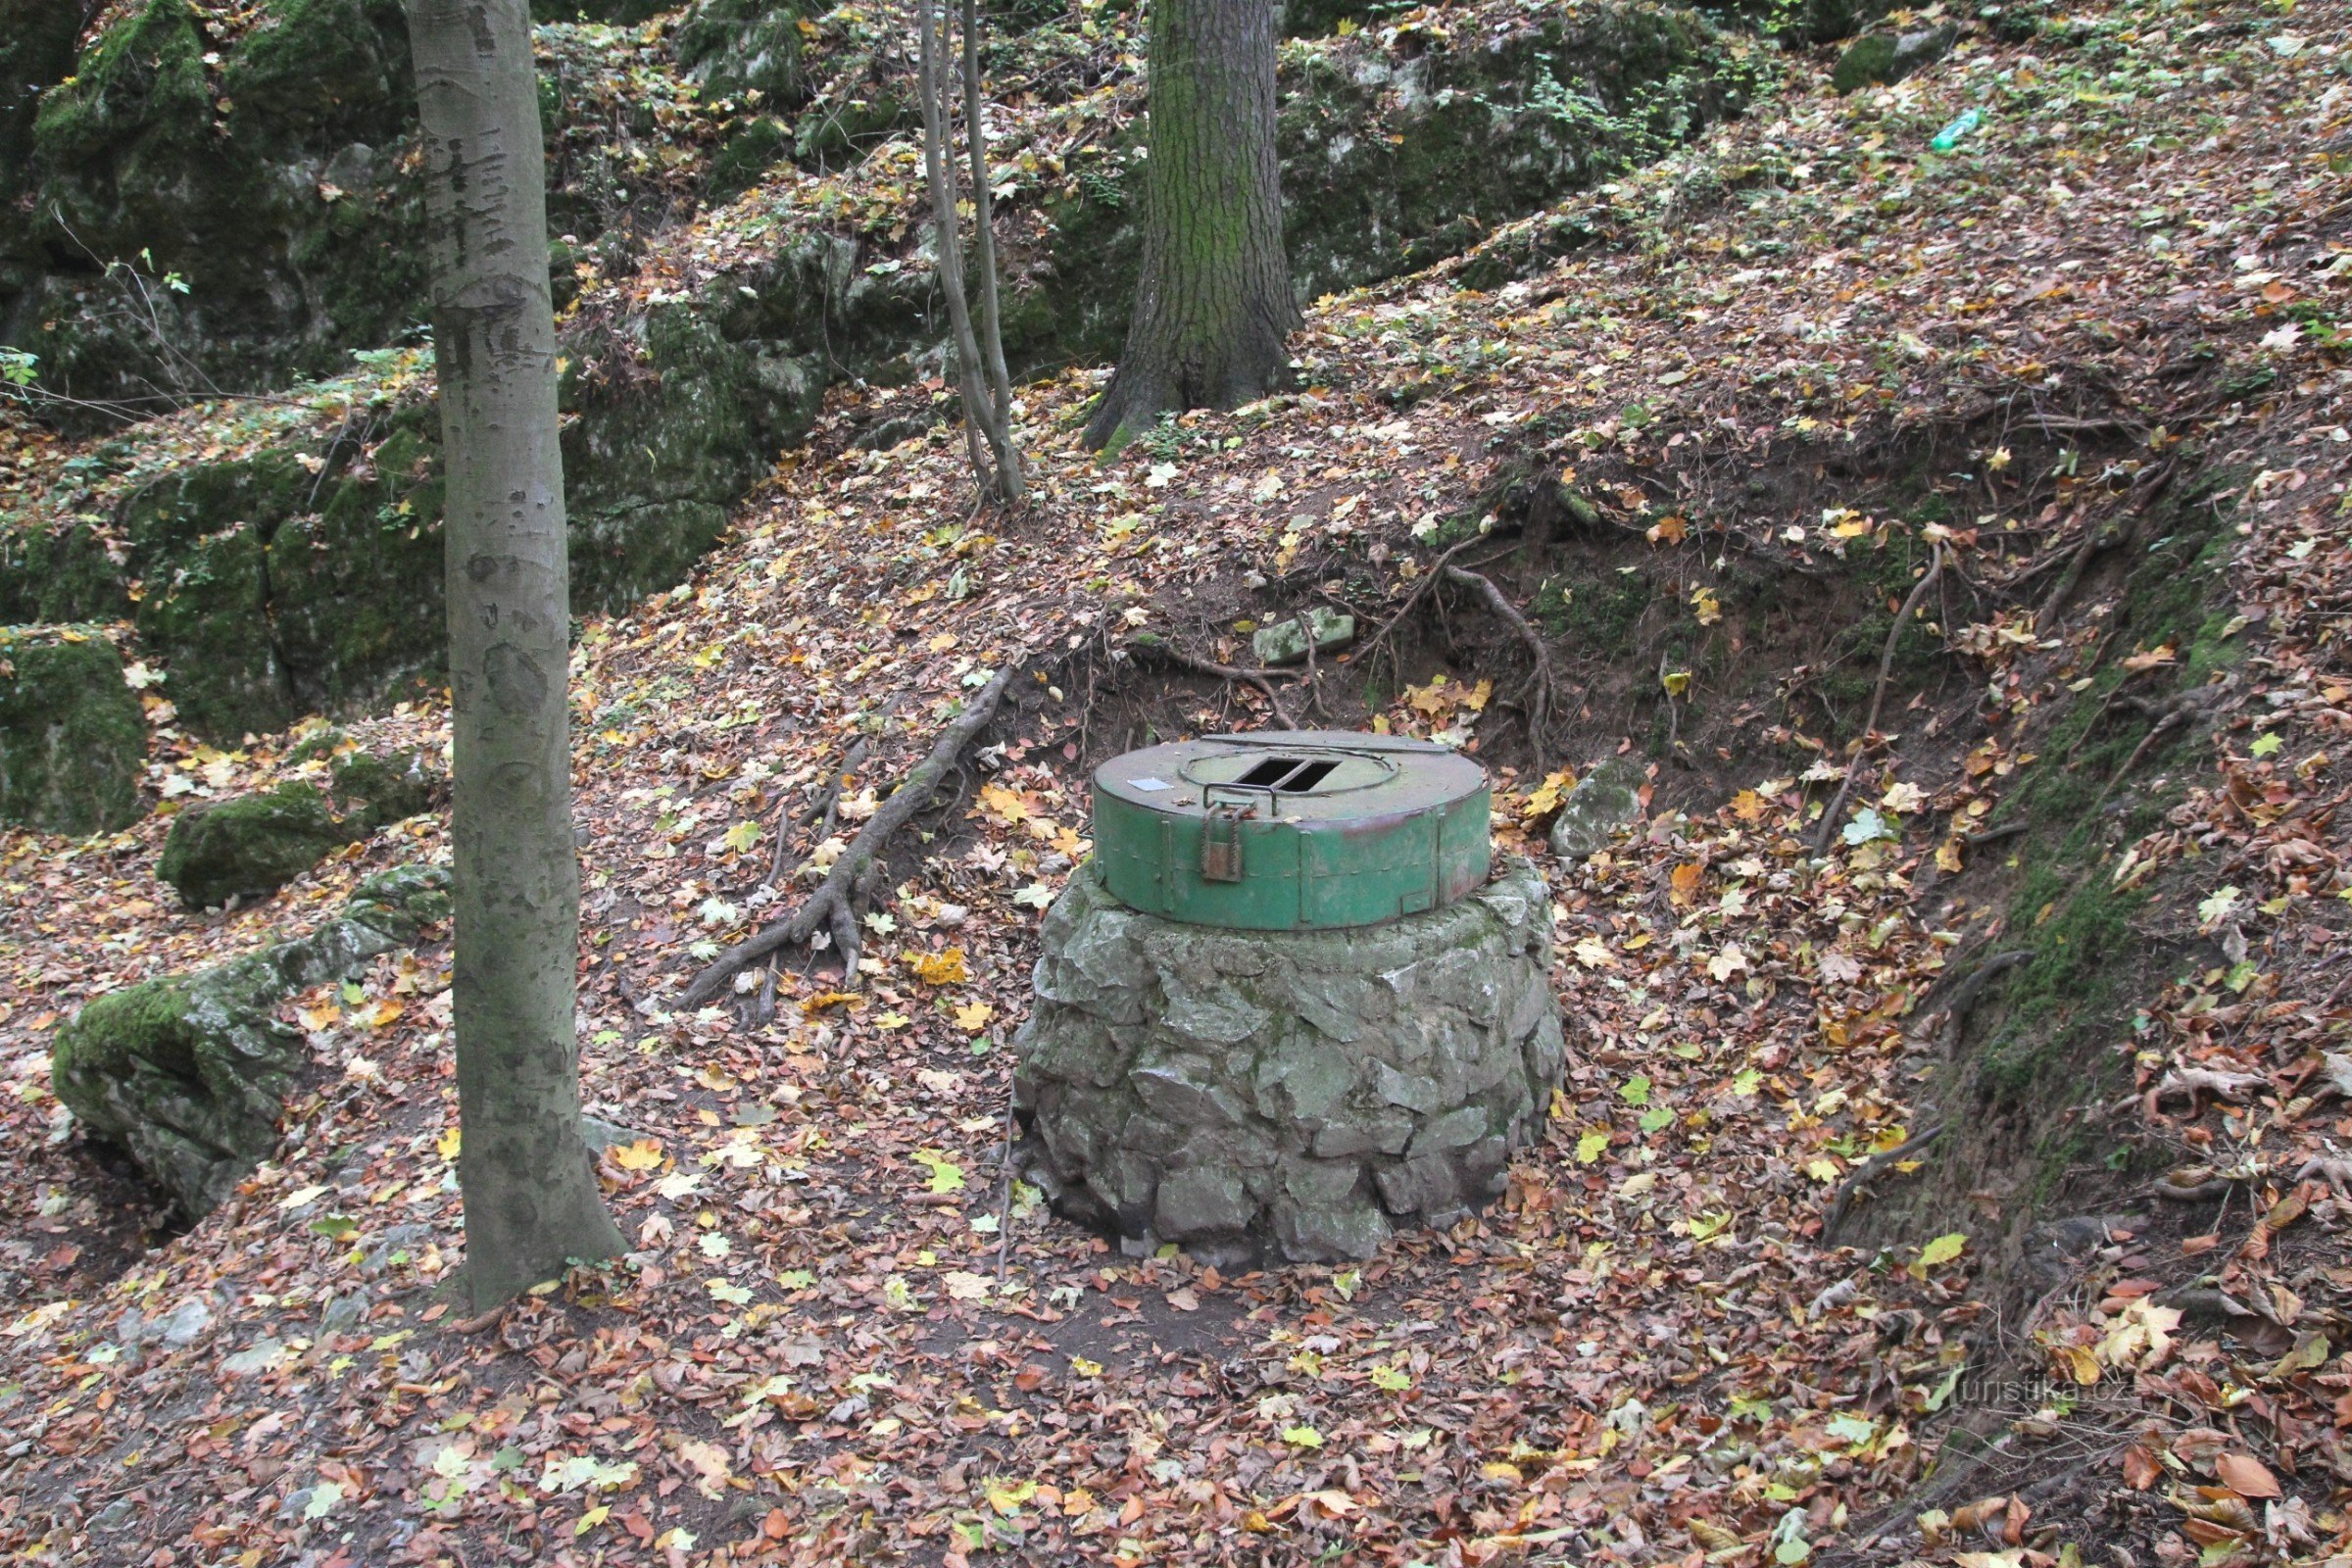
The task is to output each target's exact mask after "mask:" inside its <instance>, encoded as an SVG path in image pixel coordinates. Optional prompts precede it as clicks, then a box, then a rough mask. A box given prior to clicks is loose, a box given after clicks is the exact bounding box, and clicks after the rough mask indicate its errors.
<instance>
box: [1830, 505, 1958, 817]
mask: <svg viewBox="0 0 2352 1568" xmlns="http://www.w3.org/2000/svg"><path fill="white" fill-rule="evenodd" d="M1942 575H1943V544H1942V542H1941V541H1940V540H1938V541H1937V542H1936V555H1935V558H1934V559H1933V560H1931V561H1930V562H1929V563H1928V572H1927V575H1926V576H1924V577H1922V578H1920V579H1919V581H1918V582H1917V583H1916V584H1914V585H1913V587H1912V589H1911V597H1910V598H1908V599H1906V600H1904V601H1903V608H1902V609H1900V610H1898V611H1896V612H1895V613H1894V625H1893V627H1892V628H1891V629H1889V630H1888V631H1887V651H1886V652H1885V653H1884V654H1882V655H1880V656H1879V684H1878V685H1877V687H1875V688H1874V689H1873V690H1872V692H1871V694H1870V716H1869V717H1867V718H1865V719H1864V720H1862V737H1861V739H1860V740H1859V741H1857V742H1856V743H1855V746H1854V758H1853V760H1852V761H1850V762H1848V763H1846V764H1845V778H1844V780H1843V782H1841V783H1839V784H1838V795H1837V798H1836V799H1834V800H1833V801H1831V802H1830V809H1828V810H1826V811H1824V812H1822V813H1821V831H1820V832H1819V833H1818V834H1816V835H1814V839H1813V853H1814V854H1815V855H1816V856H1822V855H1827V854H1829V853H1830V841H1831V840H1832V839H1834V838H1836V837H1837V836H1838V827H1839V825H1840V822H1839V818H1841V817H1842V816H1844V814H1845V802H1846V798H1847V797H1848V796H1850V795H1852V794H1853V792H1854V780H1855V778H1856V777H1857V776H1859V775H1860V773H1861V771H1862V759H1864V758H1865V757H1868V756H1869V755H1870V738H1871V736H1872V735H1874V734H1876V733H1877V731H1878V728H1879V710H1880V709H1881V708H1882V707H1884V706H1885V704H1886V702H1887V681H1888V680H1889V679H1890V678H1891V677H1892V676H1893V674H1894V650H1895V648H1896V647H1897V646H1898V645H1899V644H1900V643H1901V642H1902V640H1903V627H1904V626H1906V625H1908V624H1909V623H1910V620H1911V615H1912V613H1913V612H1914V611H1916V610H1918V609H1919V607H1920V604H1921V602H1922V601H1924V600H1925V599H1926V598H1927V597H1928V590H1929V589H1930V588H1932V587H1934V586H1935V584H1936V578H1938V577H1940V576H1942Z"/></svg>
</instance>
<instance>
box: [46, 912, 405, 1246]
mask: <svg viewBox="0 0 2352 1568" xmlns="http://www.w3.org/2000/svg"><path fill="white" fill-rule="evenodd" d="M447 886H448V873H447V872H445V871H442V870H438V869H434V868H429V867H422V866H407V867H403V868H401V869H399V870H395V871H386V872H382V873H379V874H378V875H375V876H372V877H369V878H368V880H367V881H365V882H363V883H361V884H360V887H359V889H358V891H357V892H356V893H354V894H353V896H352V899H351V902H350V903H349V904H347V905H346V906H345V907H344V909H343V913H342V916H341V917H340V918H338V919H335V920H331V921H329V922H328V923H326V924H325V925H322V926H320V927H319V929H317V930H316V931H313V932H311V933H310V934H309V935H308V936H304V937H300V938H297V939H295V940H294V941H291V942H281V943H278V944H276V945H274V946H271V947H269V948H266V949H264V950H263V951H261V952H259V953H256V954H253V955H250V956H246V957H243V958H237V959H233V960H231V961H230V962H228V963H224V964H221V965H219V966H218V967H216V968H211V969H204V970H200V971H198V972H196V973H194V974H188V975H172V976H167V977H165V978H163V979H158V980H149V981H145V982H143V983H141V984H139V985H135V986H131V987H128V988H127V989H125V990H122V991H117V992H113V993H110V994H109V995H107V996H103V997H100V998H98V999H97V1000H96V1001H94V1002H92V1003H90V1004H89V1005H87V1006H85V1007H83V1008H82V1009H81V1010H80V1011H79V1012H78V1013H76V1014H75V1015H74V1016H73V1019H72V1020H71V1021H69V1022H68V1023H67V1024H66V1026H65V1027H64V1028H62V1029H60V1030H59V1031H58V1033H57V1040H56V1043H55V1045H54V1046H53V1047H52V1048H51V1052H50V1080H51V1086H52V1087H53V1088H54V1089H55V1091H56V1093H57V1098H58V1099H59V1101H61V1102H62V1103H64V1104H65V1106H66V1108H67V1109H69V1110H71V1111H73V1115H74V1117H75V1118H76V1119H77V1120H79V1121H80V1122H81V1124H82V1125H83V1126H84V1127H86V1128H87V1129H89V1131H90V1133H91V1134H92V1135H93V1136H95V1137H98V1138H102V1139H105V1140H107V1141H109V1142H111V1143H116V1144H120V1145H121V1146H122V1147H123V1149H125V1150H127V1151H128V1152H129V1153H130V1155H131V1157H132V1158H133V1159H134V1160H136V1161H137V1162H138V1165H139V1167H140V1168H141V1169H142V1170H144V1171H146V1172H147V1174H148V1175H149V1176H150V1177H152V1178H153V1179H154V1180H155V1182H156V1183H157V1185H159V1186H161V1187H162V1188H163V1189H164V1190H165V1191H166V1192H168V1193H170V1194H171V1195H172V1198H173V1199H174V1200H175V1201H177V1202H178V1204H179V1206H180V1208H181V1209H182V1211H183V1212H185V1213H186V1214H187V1215H188V1216H189V1217H190V1218H199V1217H201V1216H203V1215H204V1214H206V1213H209V1212H210V1211H211V1210H212V1209H213V1208H214V1207H216V1206H217V1205H218V1204H219V1203H220V1202H221V1200H223V1199H225V1198H226V1197H228V1195H229V1194H230V1193H231V1192H232V1191H234V1190H235V1187H236V1184H237V1183H238V1182H239V1181H240V1180H242V1179H243V1178H244V1177H245V1176H246V1175H247V1174H248V1173H249V1172H251V1171H252V1170H253V1168H254V1167H255V1166H256V1165H258V1164H259V1163H260V1162H261V1161H262V1160H263V1159H265V1158H267V1157H268V1156H269V1154H270V1151H271V1150H272V1149H274V1148H275V1147H276V1146H277V1122H278V1116H279V1114H280V1111H281V1108H282V1106H283V1103H284V1099H285V1096H286V1095H287V1093H288V1092H289V1091H291V1090H292V1089H293V1088H294V1087H295V1086H296V1084H297V1083H298V1082H299V1081H300V1079H301V1076H302V1072H303V1069H304V1067H305V1066H306V1065H307V1064H308V1063H309V1060H310V1050H309V1046H308V1043H307V1042H306V1040H305V1039H304V1036H303V1032H302V1031H301V1030H300V1029H299V1028H296V1027H295V1026H294V1025H293V1024H290V1023H287V1022H285V1021H283V1020H282V1019H280V1018H279V1017H278V1016H277V1008H278V1005H279V1004H280V1003H281V1002H283V1001H284V1000H285V999H286V998H288V997H290V996H293V995H295V994H296V993H298V992H301V991H303V990H306V989H308V988H309V987H311V986H315V985H319V984H323V983H325V982H328V981H333V980H342V979H347V978H349V977H350V976H352V975H353V974H355V973H357V972H358V971H359V969H360V967H361V966H362V965H363V964H365V963H367V962H368V959H370V958H373V957H374V956H376V955H378V954H381V953H388V952H391V951H392V950H393V949H395V948H398V947H400V946H402V945H404V944H406V943H410V942H414V941H415V940H416V939H417V935H418V933H419V932H420V931H421V930H422V929H423V928H424V927H425V926H426V925H428V924H430V923H433V922H436V921H439V920H441V919H444V918H446V917H447V915H448V912H449V898H448V894H447V892H446V889H447Z"/></svg>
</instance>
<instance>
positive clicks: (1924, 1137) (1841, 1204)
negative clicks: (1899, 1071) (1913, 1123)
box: [1821, 1122, 1943, 1247]
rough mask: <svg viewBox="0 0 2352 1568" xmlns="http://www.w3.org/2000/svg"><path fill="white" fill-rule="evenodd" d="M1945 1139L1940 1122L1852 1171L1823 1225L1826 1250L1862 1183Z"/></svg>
mask: <svg viewBox="0 0 2352 1568" xmlns="http://www.w3.org/2000/svg"><path fill="white" fill-rule="evenodd" d="M1942 1136H1943V1124H1942V1123H1941V1122H1937V1123H1936V1125H1935V1126H1933V1127H1928V1128H1924V1129H1922V1130H1921V1131H1919V1132H1915V1133H1913V1134H1912V1135H1911V1136H1910V1137H1908V1138H1906V1139H1904V1140H1903V1141H1902V1142H1901V1143H1899V1144H1897V1145H1895V1146H1894V1147H1893V1148H1892V1149H1889V1150H1886V1151H1884V1152H1880V1153H1876V1154H1873V1155H1871V1156H1870V1157H1869V1158H1868V1159H1866V1160H1864V1161H1863V1162H1862V1163H1861V1164H1859V1165H1856V1166H1855V1167H1854V1168H1853V1170H1852V1172H1851V1173H1850V1174H1848V1175H1847V1177H1846V1178H1845V1180H1844V1181H1842V1182H1840V1183H1838V1197H1837V1199H1836V1200H1835V1201H1833V1202H1832V1203H1831V1204H1830V1214H1829V1218H1827V1219H1825V1220H1823V1221H1822V1222H1821V1245H1822V1246H1824V1247H1827V1246H1829V1245H1830V1244H1831V1243H1832V1242H1834V1241H1835V1240H1836V1239H1837V1236H1838V1225H1839V1224H1840V1223H1842V1222H1843V1220H1844V1219H1845V1207H1846V1204H1848V1203H1850V1202H1852V1201H1853V1199H1854V1194H1855V1193H1856V1192H1857V1191H1858V1190H1859V1189H1860V1188H1861V1186H1862V1184H1863V1183H1865V1182H1867V1181H1869V1180H1870V1179H1871V1178H1872V1177H1873V1176H1876V1175H1877V1174H1878V1173H1879V1172H1880V1171H1883V1170H1885V1169H1886V1168H1887V1166H1889V1165H1891V1164H1893V1163H1894V1162H1895V1161H1896V1160H1898V1159H1901V1158H1903V1157H1904V1156H1905V1155H1907V1154H1910V1153H1912V1152H1916V1151H1918V1150H1922V1149H1925V1148H1927V1147H1928V1146H1929V1145H1930V1144H1932V1143H1934V1142H1935V1141H1936V1139H1938V1138H1941V1137H1942Z"/></svg>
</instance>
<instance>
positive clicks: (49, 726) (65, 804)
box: [0, 626, 147, 834]
mask: <svg viewBox="0 0 2352 1568" xmlns="http://www.w3.org/2000/svg"><path fill="white" fill-rule="evenodd" d="M146 766H147V721H146V718H145V716H144V715H143V714H142V713H141V712H140V711H139V700H138V696H137V694H135V693H134V692H132V691H131V689H130V687H129V686H128V685H126V684H125V683H124V681H123V660H122V656H121V655H119V654H117V653H116V652H115V648H114V645H113V644H112V643H110V642H108V641H107V640H106V638H105V637H104V636H103V635H102V634H101V633H99V632H98V631H97V630H96V629H95V628H90V627H74V626H11V627H0V822H16V823H21V824H23V825H24V826H25V827H30V828H34V829H37V830H38V831H40V832H44V833H74V834H81V833H101V832H111V831H113V830H115V829H118V828H123V827H128V826H129V825H130V824H131V823H133V822H135V821H137V820H138V819H139V817H140V816H141V815H142V814H144V812H145V811H146V809H147V808H146V803H145V802H144V801H143V800H142V799H141V798H140V796H139V776H140V774H141V773H143V772H144V771H145V770H146Z"/></svg>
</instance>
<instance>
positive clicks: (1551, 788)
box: [1527, 768, 1576, 816]
mask: <svg viewBox="0 0 2352 1568" xmlns="http://www.w3.org/2000/svg"><path fill="white" fill-rule="evenodd" d="M1574 788H1576V775H1575V774H1574V773H1571V772H1569V771H1568V770H1567V769H1565V768H1562V769H1561V770H1560V771H1559V772H1557V773H1552V774H1549V775H1547V776H1546V777H1545V778H1544V782H1543V783H1542V784H1540V785H1538V786H1537V787H1536V789H1535V792H1534V793H1533V794H1531V795H1529V796H1528V798H1527V814H1528V815H1530V816H1542V815H1543V814H1544V812H1546V811H1556V810H1558V809H1560V802H1562V801H1563V800H1566V799H1567V798H1568V792H1569V791H1570V790H1572V789H1574Z"/></svg>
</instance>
